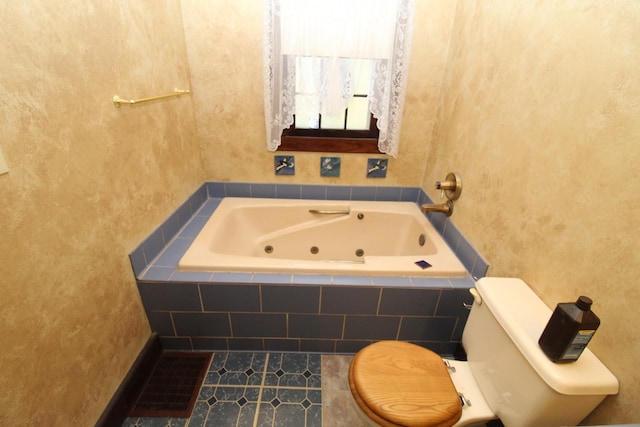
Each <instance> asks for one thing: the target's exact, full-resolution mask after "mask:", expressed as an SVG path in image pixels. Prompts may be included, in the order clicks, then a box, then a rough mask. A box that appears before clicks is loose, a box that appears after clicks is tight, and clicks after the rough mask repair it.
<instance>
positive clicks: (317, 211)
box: [309, 209, 351, 215]
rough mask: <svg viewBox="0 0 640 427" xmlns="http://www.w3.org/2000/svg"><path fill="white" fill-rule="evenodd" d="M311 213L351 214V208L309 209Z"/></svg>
mask: <svg viewBox="0 0 640 427" xmlns="http://www.w3.org/2000/svg"><path fill="white" fill-rule="evenodd" d="M309 213H312V214H320V215H349V214H350V213H351V210H350V209H337V210H323V209H309Z"/></svg>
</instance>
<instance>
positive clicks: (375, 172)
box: [367, 159, 389, 178]
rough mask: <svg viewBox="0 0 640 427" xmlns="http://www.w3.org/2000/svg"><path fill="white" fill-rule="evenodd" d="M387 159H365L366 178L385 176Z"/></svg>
mask: <svg viewBox="0 0 640 427" xmlns="http://www.w3.org/2000/svg"><path fill="white" fill-rule="evenodd" d="M388 162H389V160H388V159H369V160H367V178H386V176H387V165H388Z"/></svg>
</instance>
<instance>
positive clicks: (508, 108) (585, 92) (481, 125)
mask: <svg viewBox="0 0 640 427" xmlns="http://www.w3.org/2000/svg"><path fill="white" fill-rule="evenodd" d="M639 22H640V3H639V2H638V1H635V0H623V1H609V0H602V1H600V0H598V1H595V0H591V1H583V0H575V1H563V2H551V1H547V2H544V1H537V2H533V1H480V0H464V1H460V2H459V6H458V11H457V14H456V21H455V24H454V34H453V38H452V45H451V56H450V59H449V64H448V68H447V75H446V79H445V82H444V86H443V94H444V96H443V100H442V105H441V110H440V112H439V116H438V122H437V126H436V130H435V132H434V141H433V144H432V146H431V147H432V149H431V150H430V153H429V157H428V162H427V173H426V175H425V179H424V182H423V187H424V188H425V189H429V191H431V192H432V196H436V193H435V191H434V190H431V189H432V188H433V183H434V182H435V181H436V180H438V179H441V178H443V177H444V175H445V174H446V173H447V172H448V171H449V170H459V171H460V172H461V173H462V176H463V178H464V190H463V192H462V197H461V199H460V200H459V202H457V204H456V213H455V214H454V216H453V220H454V222H455V223H456V224H457V225H458V226H459V227H460V228H461V230H462V231H463V233H464V234H465V235H466V236H467V237H469V238H470V240H471V241H472V242H473V243H474V244H475V245H476V246H477V248H478V249H479V250H480V252H481V253H482V254H483V255H484V256H485V257H486V258H487V259H488V261H489V262H490V263H491V265H492V267H491V268H490V270H489V272H490V275H492V276H517V277H521V278H523V279H524V280H525V281H526V282H527V283H529V284H530V285H531V287H532V288H533V289H534V290H535V291H536V292H537V293H538V294H539V295H540V296H541V297H542V299H543V300H544V301H545V302H546V303H547V304H548V305H549V306H552V307H553V306H555V304H556V303H558V302H562V301H572V300H574V299H575V298H577V296H578V295H581V294H584V295H588V296H590V297H591V298H592V299H593V300H594V306H593V310H594V311H595V312H596V313H597V314H598V315H599V316H600V317H601V320H602V325H601V327H600V329H599V331H598V333H597V334H596V335H595V338H594V339H593V342H592V343H591V344H590V347H591V348H592V350H593V351H594V352H595V353H596V355H597V356H599V357H600V359H601V360H602V361H603V362H604V363H605V364H606V365H607V366H608V367H609V368H610V369H611V370H612V371H613V372H614V374H615V375H616V376H617V377H618V379H619V380H620V385H621V388H620V390H621V391H620V394H619V395H618V396H616V397H612V398H608V399H607V400H606V401H605V402H604V404H603V405H602V406H601V407H600V408H598V409H597V411H596V412H595V413H594V414H593V415H592V417H591V418H590V419H589V423H591V424H601V423H602V424H605V423H631V422H638V420H639V418H638V408H637V403H638V400H637V399H638V397H637V396H638V393H640V374H639V373H638V369H637V363H638V361H639V360H640V329H638V328H637V321H638V314H637V313H638V309H637V305H638V301H640V291H639V289H640V288H639V287H638V284H637V280H638V277H640V222H639V218H640V172H639V171H640V168H639V165H640V25H638V23H639Z"/></svg>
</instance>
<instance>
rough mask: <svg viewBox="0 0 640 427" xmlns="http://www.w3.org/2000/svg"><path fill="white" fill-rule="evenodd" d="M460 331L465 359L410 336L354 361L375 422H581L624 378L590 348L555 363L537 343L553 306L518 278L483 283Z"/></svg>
mask: <svg viewBox="0 0 640 427" xmlns="http://www.w3.org/2000/svg"><path fill="white" fill-rule="evenodd" d="M472 291H473V292H472V293H474V303H473V306H472V308H471V312H470V314H469V318H468V320H467V324H466V326H465V329H464V331H463V334H462V345H463V346H464V349H465V351H466V352H467V361H457V360H443V359H442V358H441V357H440V356H439V355H438V354H436V353H434V352H432V351H431V350H428V349H426V348H423V347H420V346H417V345H415V344H411V343H407V342H402V341H379V342H376V343H373V344H371V345H369V346H367V347H365V348H363V349H362V350H360V351H359V352H358V353H357V354H356V355H355V356H354V358H353V360H352V361H351V364H350V366H349V388H350V389H351V394H352V396H353V402H354V406H355V407H356V410H357V411H358V413H359V414H360V417H361V418H362V419H363V421H365V423H366V424H367V425H370V426H384V427H397V426H415V427H418V426H420V427H433V426H436V427H449V426H483V425H485V423H486V422H488V421H490V420H492V419H496V418H499V419H500V421H502V423H503V424H504V425H505V426H506V427H544V426H575V425H577V424H579V423H580V421H581V420H582V419H584V418H585V417H586V416H587V415H588V414H589V413H590V412H591V411H593V410H594V409H595V408H596V406H598V405H599V404H600V402H602V400H604V398H605V397H606V396H607V395H613V394H616V393H618V380H617V379H616V377H615V376H614V375H613V374H612V373H611V372H610V371H609V370H608V369H607V368H606V367H605V366H604V365H603V364H602V362H600V360H599V359H598V358H597V357H596V356H595V355H594V354H593V353H592V352H591V351H590V350H589V349H588V348H587V349H586V350H585V351H584V352H583V353H582V355H581V356H580V359H578V361H576V362H573V363H567V364H557V363H554V362H552V361H550V360H549V359H548V358H547V357H546V356H545V355H544V353H543V352H542V350H541V349H540V348H539V346H538V338H539V337H540V334H541V333H542V331H543V329H544V327H545V326H546V324H547V322H548V320H549V318H550V317H551V309H550V308H549V307H547V305H546V304H545V303H544V302H543V301H542V300H540V298H538V297H537V296H536V294H535V293H534V292H533V291H532V290H531V289H530V288H529V286H528V285H527V284H526V283H525V282H523V281H522V280H520V279H517V278H496V277H485V278H482V279H480V280H478V281H477V282H476V287H475V290H472Z"/></svg>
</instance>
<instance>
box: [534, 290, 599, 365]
mask: <svg viewBox="0 0 640 427" xmlns="http://www.w3.org/2000/svg"><path fill="white" fill-rule="evenodd" d="M592 303H593V301H591V298H589V297H585V296H580V297H579V298H578V300H577V301H576V302H575V303H573V302H567V303H560V304H558V305H557V306H556V309H555V310H554V311H553V314H552V315H551V319H549V323H547V326H546V327H545V328H544V331H543V332H542V335H541V336H540V339H539V340H538V344H539V345H540V348H541V349H542V351H543V352H544V354H546V355H547V357H548V358H549V359H550V360H552V361H554V362H556V363H568V362H575V361H576V360H578V358H579V357H580V355H581V354H582V352H583V351H584V349H585V348H586V347H587V344H588V343H589V341H590V340H591V337H593V334H594V333H595V332H596V329H598V326H600V319H599V318H598V316H596V315H595V314H594V313H593V312H592V311H591V304H592Z"/></svg>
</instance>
